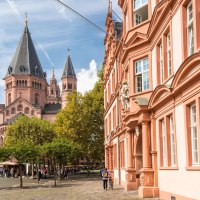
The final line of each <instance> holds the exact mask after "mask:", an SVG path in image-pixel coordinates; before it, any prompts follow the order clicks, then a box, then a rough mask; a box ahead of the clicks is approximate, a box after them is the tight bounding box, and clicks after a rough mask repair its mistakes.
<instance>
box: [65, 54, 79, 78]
mask: <svg viewBox="0 0 200 200" xmlns="http://www.w3.org/2000/svg"><path fill="white" fill-rule="evenodd" d="M63 78H74V79H76V74H75V71H74V67H73V65H72V61H71V58H70V55H68V56H67V61H66V63H65V68H64V70H63V74H62V79H63Z"/></svg>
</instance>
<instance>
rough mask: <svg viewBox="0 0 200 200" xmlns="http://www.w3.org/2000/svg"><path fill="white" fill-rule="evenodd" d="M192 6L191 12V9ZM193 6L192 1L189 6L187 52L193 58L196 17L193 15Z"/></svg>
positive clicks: (187, 8) (187, 9)
mask: <svg viewBox="0 0 200 200" xmlns="http://www.w3.org/2000/svg"><path fill="white" fill-rule="evenodd" d="M191 6H192V10H191V12H190V11H189V10H190V7H191ZM193 8H194V7H193V4H192V1H190V3H189V4H188V5H187V7H186V12H187V14H186V15H187V51H188V56H191V55H192V54H193V53H194V15H193ZM190 14H192V18H191V19H190Z"/></svg>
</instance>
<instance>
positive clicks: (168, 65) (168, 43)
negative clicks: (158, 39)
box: [167, 33, 172, 77]
mask: <svg viewBox="0 0 200 200" xmlns="http://www.w3.org/2000/svg"><path fill="white" fill-rule="evenodd" d="M167 71H168V77H169V76H171V74H172V66H171V38H170V33H168V34H167Z"/></svg>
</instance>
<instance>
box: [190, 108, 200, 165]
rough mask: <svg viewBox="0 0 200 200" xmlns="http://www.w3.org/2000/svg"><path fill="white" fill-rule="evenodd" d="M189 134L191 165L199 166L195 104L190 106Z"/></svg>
mask: <svg viewBox="0 0 200 200" xmlns="http://www.w3.org/2000/svg"><path fill="white" fill-rule="evenodd" d="M190 133H191V147H192V149H191V150H192V151H191V152H192V165H198V164H199V150H198V133H197V117H196V104H193V105H191V106H190Z"/></svg>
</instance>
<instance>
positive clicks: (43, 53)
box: [0, 0, 121, 103]
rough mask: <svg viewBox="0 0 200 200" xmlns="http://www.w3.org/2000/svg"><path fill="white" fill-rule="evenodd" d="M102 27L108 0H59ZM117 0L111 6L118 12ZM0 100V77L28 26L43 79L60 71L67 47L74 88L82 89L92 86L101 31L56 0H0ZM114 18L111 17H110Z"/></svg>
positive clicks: (0, 80)
mask: <svg viewBox="0 0 200 200" xmlns="http://www.w3.org/2000/svg"><path fill="white" fill-rule="evenodd" d="M61 1H62V2H63V3H65V4H67V5H68V6H70V7H71V8H73V9H74V10H76V11H78V12H79V13H80V14H82V15H84V16H85V17H86V18H88V19H90V20H91V21H92V22H94V23H95V24H97V25H98V26H99V27H101V28H103V29H104V30H105V28H106V27H105V20H106V15H107V10H108V0H76V1H75V0H61ZM117 3H118V0H113V1H112V8H113V10H114V11H115V12H116V13H117V14H119V15H120V13H121V11H120V9H119V6H118V4H117ZM0 8H1V9H0V69H1V70H0V94H1V95H0V103H4V89H5V88H4V85H5V82H4V80H3V77H4V76H5V74H6V71H7V69H8V66H9V64H10V62H11V60H12V57H13V56H14V53H15V51H16V48H17V45H18V43H19V40H20V38H21V35H22V33H23V30H24V26H25V23H24V19H25V13H26V12H27V15H28V27H29V31H30V33H31V37H32V40H33V43H34V45H35V48H36V51H37V54H38V56H39V59H40V62H41V64H42V68H43V70H44V71H46V72H47V80H48V81H49V80H50V78H51V76H52V69H53V67H54V69H55V76H56V79H57V81H58V83H59V84H60V83H61V75H62V71H63V69H64V65H65V62H66V59H67V55H68V50H67V49H70V56H71V59H72V63H73V66H74V69H75V72H76V75H77V79H78V82H77V86H78V87H77V89H78V91H80V92H82V93H84V92H85V91H88V90H90V89H92V88H93V86H94V83H95V82H96V81H97V71H98V69H100V68H101V66H102V63H103V57H104V37H105V33H104V32H102V31H100V30H99V29H97V28H95V27H93V26H91V25H90V24H88V23H87V22H86V21H84V20H83V19H82V18H80V17H79V16H77V15H76V14H74V13H73V12H72V11H70V10H69V9H67V8H64V7H63V6H61V5H60V4H59V3H58V2H57V1H56V0H0ZM114 19H115V17H114Z"/></svg>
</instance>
